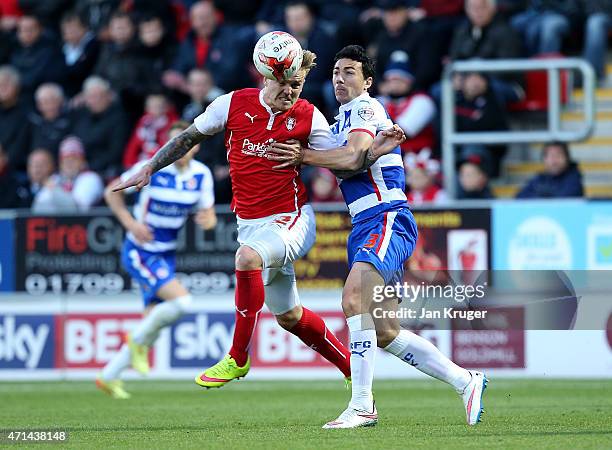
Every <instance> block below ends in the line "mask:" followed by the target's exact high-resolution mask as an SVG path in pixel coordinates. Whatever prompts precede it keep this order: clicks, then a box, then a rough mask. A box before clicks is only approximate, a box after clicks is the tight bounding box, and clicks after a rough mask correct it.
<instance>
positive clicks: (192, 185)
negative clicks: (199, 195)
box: [185, 178, 198, 190]
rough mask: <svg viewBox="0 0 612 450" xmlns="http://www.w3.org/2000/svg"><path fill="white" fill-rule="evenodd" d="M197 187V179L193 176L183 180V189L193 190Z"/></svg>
mask: <svg viewBox="0 0 612 450" xmlns="http://www.w3.org/2000/svg"><path fill="white" fill-rule="evenodd" d="M197 187H198V181H197V180H196V179H195V178H191V179H189V180H187V181H185V189H189V190H194V189H195V188H197Z"/></svg>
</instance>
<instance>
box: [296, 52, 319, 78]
mask: <svg viewBox="0 0 612 450" xmlns="http://www.w3.org/2000/svg"><path fill="white" fill-rule="evenodd" d="M315 59H317V55H316V54H315V53H314V52H311V51H310V50H304V54H303V56H302V65H301V66H300V69H304V70H305V71H306V75H308V72H310V69H313V68H314V67H316V65H317V63H316V62H315Z"/></svg>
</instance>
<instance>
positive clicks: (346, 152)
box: [267, 125, 406, 178]
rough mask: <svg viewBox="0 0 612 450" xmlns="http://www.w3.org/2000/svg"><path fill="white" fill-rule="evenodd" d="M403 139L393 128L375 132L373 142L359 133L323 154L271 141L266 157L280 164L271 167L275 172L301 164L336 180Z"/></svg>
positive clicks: (363, 166)
mask: <svg viewBox="0 0 612 450" xmlns="http://www.w3.org/2000/svg"><path fill="white" fill-rule="evenodd" d="M405 139H406V136H405V135H404V132H403V131H402V129H401V128H400V127H399V126H397V125H394V126H393V127H392V128H389V129H387V130H383V131H382V132H380V133H378V135H377V136H376V138H374V139H372V137H371V135H370V134H369V133H365V132H362V131H358V132H354V133H350V134H349V138H348V143H347V145H346V146H344V147H340V148H335V149H331V150H325V151H317V150H311V149H305V148H302V147H301V145H300V144H299V142H297V141H293V142H291V141H288V142H275V143H273V144H272V145H271V146H270V150H269V152H268V155H267V157H268V158H269V159H271V160H273V161H279V162H280V163H281V164H279V165H278V166H275V168H276V169H282V168H285V167H291V166H298V165H300V164H302V163H303V164H308V165H311V166H318V167H325V168H327V169H330V170H332V171H333V172H334V173H335V174H336V176H337V177H339V178H349V177H351V176H353V175H356V174H358V173H361V172H363V171H364V170H367V169H368V168H369V167H370V166H371V165H372V164H374V163H375V162H376V160H377V159H378V158H380V157H381V156H382V155H386V154H388V153H390V152H391V151H393V149H395V148H396V147H397V146H398V145H400V144H401V143H402V142H404V140H405Z"/></svg>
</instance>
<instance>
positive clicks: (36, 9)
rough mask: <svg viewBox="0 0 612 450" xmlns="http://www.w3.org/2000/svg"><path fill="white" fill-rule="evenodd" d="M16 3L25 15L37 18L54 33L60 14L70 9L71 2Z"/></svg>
mask: <svg viewBox="0 0 612 450" xmlns="http://www.w3.org/2000/svg"><path fill="white" fill-rule="evenodd" d="M18 3H19V8H21V10H22V11H23V12H24V14H25V15H28V16H35V17H38V19H39V20H40V21H41V24H42V25H43V26H44V27H45V28H47V29H50V30H53V32H54V33H55V32H57V30H58V28H59V23H60V18H61V17H62V14H63V13H64V11H66V9H68V8H70V6H71V4H72V0H44V1H40V0H18Z"/></svg>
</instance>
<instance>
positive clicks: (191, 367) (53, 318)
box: [0, 201, 612, 380]
mask: <svg viewBox="0 0 612 450" xmlns="http://www.w3.org/2000/svg"><path fill="white" fill-rule="evenodd" d="M219 213H220V214H219V216H220V220H219V223H220V225H219V227H218V229H217V230H215V231H214V232H207V233H204V232H201V231H199V230H197V229H196V228H195V227H194V226H193V224H192V223H190V224H189V225H188V227H187V228H186V231H185V233H184V234H183V236H182V238H181V247H180V251H179V258H178V262H179V270H180V271H181V273H182V275H181V277H182V278H183V281H184V282H185V283H186V284H188V285H189V287H190V289H192V291H193V292H194V297H195V302H194V305H193V309H192V311H191V313H190V314H189V315H187V316H185V317H183V318H182V319H181V320H180V321H179V322H178V323H176V324H175V325H173V326H172V327H171V328H169V329H167V330H164V332H163V333H162V335H161V337H160V339H159V340H158V341H157V343H156V344H155V347H154V350H153V352H152V356H151V358H152V367H153V370H152V373H151V376H152V377H154V378H191V377H192V376H193V375H194V374H195V373H197V371H198V370H199V369H201V368H203V367H206V366H209V365H211V364H213V363H214V362H216V361H217V360H218V359H219V358H220V357H221V356H222V355H223V354H224V353H225V352H226V351H227V349H228V348H229V346H230V344H231V335H232V327H233V320H234V307H233V283H234V281H233V278H232V271H233V270H232V267H233V252H234V250H235V248H236V244H235V221H234V219H233V218H232V217H231V215H230V214H229V212H228V211H227V210H223V209H221V210H220V212H219ZM414 213H415V217H416V219H417V222H418V223H419V229H420V238H419V245H418V246H417V249H416V250H415V254H414V256H413V258H412V260H411V264H412V265H410V266H409V267H408V269H410V270H423V269H425V268H431V267H432V266H435V265H436V264H438V265H440V266H444V267H447V268H449V269H451V270H461V269H469V270H476V271H484V270H487V269H497V270H503V269H509V270H513V271H516V273H520V272H518V271H521V270H533V269H561V270H565V271H582V272H576V273H586V274H592V273H599V274H603V275H605V274H607V272H606V271H608V270H610V269H612V202H586V201H546V202H538V201H535V202H502V201H498V202H492V203H474V204H470V205H469V206H466V207H448V208H443V207H441V208H428V209H416V210H415V212H414ZM317 221H318V232H319V233H318V237H317V244H316V246H315V247H314V248H313V250H312V251H311V252H310V253H309V255H308V256H307V257H306V258H305V259H304V260H303V261H301V262H300V263H299V264H298V265H297V266H296V272H297V273H298V277H299V279H300V281H299V284H298V286H299V288H300V292H301V297H302V300H303V303H304V304H306V305H308V307H309V308H312V309H313V310H315V311H318V312H320V313H321V314H322V316H323V317H324V319H325V320H326V322H327V324H328V326H329V327H330V329H332V330H334V331H335V332H336V333H338V335H339V337H340V338H341V339H342V340H343V341H346V340H347V336H348V332H347V328H346V323H345V321H344V319H343V316H342V312H341V309H340V296H341V295H340V293H341V291H340V287H341V285H342V281H343V278H344V276H345V275H346V271H347V267H346V255H345V252H344V245H345V242H346V236H347V234H348V231H349V229H350V221H349V220H348V218H347V215H346V213H345V212H344V210H343V209H341V208H339V207H338V206H337V205H334V206H331V207H329V206H327V207H321V208H317ZM0 236H2V248H1V252H0V379H2V380H23V379H28V378H31V379H78V378H86V379H89V378H92V377H93V376H95V374H96V373H97V372H98V371H99V370H100V368H101V367H102V366H103V365H104V364H105V363H106V362H107V361H108V360H109V359H110V358H111V356H112V355H113V354H114V353H115V352H116V351H117V349H118V347H119V346H120V343H121V336H122V334H123V333H124V332H125V331H128V330H130V329H131V328H132V327H133V326H134V324H135V323H136V321H137V320H138V318H139V313H140V311H141V308H142V305H141V302H140V299H139V296H138V295H137V294H136V293H135V292H134V290H135V289H136V287H135V286H132V285H131V283H130V282H129V280H128V278H127V277H126V276H125V274H124V273H123V272H122V271H121V270H120V269H119V265H118V249H119V248H120V245H121V240H122V230H121V228H120V227H119V226H118V224H117V223H116V222H115V221H114V219H113V218H112V217H111V216H110V215H109V214H108V211H106V210H101V211H96V212H95V213H94V214H91V215H77V216H54V217H34V216H31V215H29V214H27V213H9V214H7V216H6V217H5V218H0ZM533 273H535V271H534V272H533ZM572 273H573V272H572ZM609 278H611V279H612V277H609ZM527 284H529V283H527ZM608 292H609V291H608ZM599 304H600V312H599V313H598V314H597V317H596V319H593V321H592V322H593V323H588V324H586V325H584V324H583V325H581V326H576V323H578V324H580V323H581V322H580V320H578V321H577V322H576V320H574V321H573V328H574V329H572V330H571V331H562V330H559V329H555V327H554V326H553V327H552V328H547V329H542V330H540V329H534V327H527V326H524V327H508V328H507V329H464V328H462V327H458V326H455V325H454V322H453V323H451V322H449V323H445V324H444V325H442V326H440V323H439V322H438V323H437V324H433V323H430V322H428V321H426V320H424V321H422V322H420V323H419V326H418V330H417V331H418V332H419V333H420V334H422V335H423V336H425V337H427V338H428V339H431V340H432V341H434V342H435V343H436V345H438V346H439V347H440V348H441V350H442V351H443V352H445V353H446V354H448V355H449V356H451V357H452V358H453V359H454V360H456V361H457V362H458V363H459V364H462V365H465V366H469V367H473V368H476V367H478V368H483V369H485V370H487V371H488V372H489V373H491V375H492V376H508V377H545V376H546V377H606V378H609V377H612V304H611V302H610V298H609V294H608V293H606V294H605V295H604V296H603V297H602V300H601V302H600V303H599ZM517 313H518V314H522V312H521V311H520V310H517V308H510V309H508V311H502V312H501V313H500V314H498V316H497V317H498V319H499V320H501V321H504V320H506V321H511V319H512V316H513V315H516V314H517ZM521 317H522V316H521ZM574 319H575V317H574ZM578 319H580V315H578ZM582 322H584V321H582ZM528 328H530V329H528ZM376 370H377V376H379V377H386V378H411V377H418V376H421V375H420V373H419V372H418V371H416V370H412V369H411V368H408V367H406V365H405V364H403V363H401V362H400V361H397V360H396V359H395V358H394V357H390V356H389V355H387V354H385V353H384V352H381V353H380V355H379V359H378V362H377V369H376ZM338 375H339V374H338V373H337V371H336V370H335V369H334V368H332V367H331V366H329V364H327V363H326V362H325V361H323V360H321V359H320V357H319V356H318V355H317V354H316V353H315V352H313V351H312V350H310V349H308V348H306V347H305V346H303V345H302V344H301V343H300V342H299V341H298V340H297V338H295V337H294V336H293V335H290V334H288V333H285V332H284V331H283V330H281V329H280V328H279V327H278V325H276V322H275V320H274V318H273V317H272V316H271V315H270V314H269V313H267V312H266V313H264V314H263V315H262V317H261V320H260V322H259V324H258V327H257V330H256V335H255V341H254V344H253V371H252V374H251V375H250V377H252V378H266V379H275V378H276V379H278V378H333V377H337V376H338ZM128 376H129V377H136V375H135V374H134V373H128Z"/></svg>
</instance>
